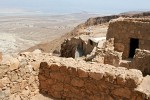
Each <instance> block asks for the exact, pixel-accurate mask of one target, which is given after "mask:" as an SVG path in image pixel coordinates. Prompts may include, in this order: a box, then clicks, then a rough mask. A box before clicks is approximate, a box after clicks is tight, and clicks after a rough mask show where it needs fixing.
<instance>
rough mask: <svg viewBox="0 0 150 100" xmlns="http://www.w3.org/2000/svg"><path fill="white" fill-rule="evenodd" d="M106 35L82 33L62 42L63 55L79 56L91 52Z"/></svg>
mask: <svg viewBox="0 0 150 100" xmlns="http://www.w3.org/2000/svg"><path fill="white" fill-rule="evenodd" d="M105 40H106V38H105V37H96V38H95V37H90V36H89V35H80V36H79V37H74V38H71V39H67V40H66V41H64V42H63V43H62V44H61V57H67V58H68V57H72V58H78V57H82V56H86V55H87V54H90V53H91V52H92V50H93V49H94V47H97V46H98V43H99V41H103V42H104V41H105Z"/></svg>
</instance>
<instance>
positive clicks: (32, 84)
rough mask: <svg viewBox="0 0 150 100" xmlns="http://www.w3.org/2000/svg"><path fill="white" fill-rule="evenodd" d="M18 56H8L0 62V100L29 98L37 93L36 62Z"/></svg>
mask: <svg viewBox="0 0 150 100" xmlns="http://www.w3.org/2000/svg"><path fill="white" fill-rule="evenodd" d="M20 57H21V56H20ZM20 57H19V58H20ZM19 58H12V57H10V56H8V57H6V58H4V60H5V61H4V60H3V61H2V63H1V64H0V100H31V99H32V97H33V96H34V95H36V94H37V93H39V81H38V69H36V68H35V67H36V64H34V62H33V64H34V67H33V65H32V64H29V62H28V61H27V60H26V59H19Z"/></svg>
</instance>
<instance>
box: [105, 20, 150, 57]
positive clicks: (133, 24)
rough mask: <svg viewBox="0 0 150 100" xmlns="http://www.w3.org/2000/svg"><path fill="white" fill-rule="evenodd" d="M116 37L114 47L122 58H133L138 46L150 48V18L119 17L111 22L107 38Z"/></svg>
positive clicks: (145, 48) (142, 48) (144, 48)
mask: <svg viewBox="0 0 150 100" xmlns="http://www.w3.org/2000/svg"><path fill="white" fill-rule="evenodd" d="M110 38H114V49H115V51H118V52H123V54H122V58H123V59H128V58H133V57H134V55H135V50H136V48H139V49H141V50H150V19H141V18H137V19H135V18H134V19H133V18H125V19H124V18H119V19H117V20H112V21H111V22H110V24H109V29H108V33H107V40H108V39H110Z"/></svg>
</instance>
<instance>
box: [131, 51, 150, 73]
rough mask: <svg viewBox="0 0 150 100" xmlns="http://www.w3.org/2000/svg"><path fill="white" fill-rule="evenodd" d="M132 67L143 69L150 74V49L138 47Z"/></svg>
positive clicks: (143, 71)
mask: <svg viewBox="0 0 150 100" xmlns="http://www.w3.org/2000/svg"><path fill="white" fill-rule="evenodd" d="M131 67H132V68H136V69H139V70H141V71H142V73H143V74H144V75H148V74H149V75H150V51H149V50H140V49H137V50H136V53H135V56H134V58H133V61H132V64H131Z"/></svg>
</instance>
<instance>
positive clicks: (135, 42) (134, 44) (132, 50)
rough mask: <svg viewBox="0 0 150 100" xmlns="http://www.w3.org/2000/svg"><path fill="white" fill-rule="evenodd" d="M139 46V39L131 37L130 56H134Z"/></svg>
mask: <svg viewBox="0 0 150 100" xmlns="http://www.w3.org/2000/svg"><path fill="white" fill-rule="evenodd" d="M136 48H139V39H134V38H131V39H130V53H129V58H133V57H134V54H135V49H136Z"/></svg>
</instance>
